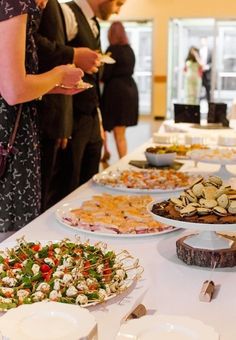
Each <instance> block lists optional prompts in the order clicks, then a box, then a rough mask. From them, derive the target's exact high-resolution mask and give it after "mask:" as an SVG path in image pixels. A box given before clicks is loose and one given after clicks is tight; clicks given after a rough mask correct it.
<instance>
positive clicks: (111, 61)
mask: <svg viewBox="0 0 236 340" xmlns="http://www.w3.org/2000/svg"><path fill="white" fill-rule="evenodd" d="M99 59H100V62H101V63H104V64H115V63H116V61H115V59H113V58H112V57H110V55H109V54H102V55H101V56H100V58H99Z"/></svg>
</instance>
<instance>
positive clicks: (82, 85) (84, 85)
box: [56, 80, 93, 90]
mask: <svg viewBox="0 0 236 340" xmlns="http://www.w3.org/2000/svg"><path fill="white" fill-rule="evenodd" d="M56 86H58V87H61V88H62V89H67V90H71V89H84V90H87V89H90V88H91V87H93V85H92V84H90V83H86V82H84V81H83V80H81V81H79V82H78V83H77V84H76V86H66V85H63V84H61V85H56Z"/></svg>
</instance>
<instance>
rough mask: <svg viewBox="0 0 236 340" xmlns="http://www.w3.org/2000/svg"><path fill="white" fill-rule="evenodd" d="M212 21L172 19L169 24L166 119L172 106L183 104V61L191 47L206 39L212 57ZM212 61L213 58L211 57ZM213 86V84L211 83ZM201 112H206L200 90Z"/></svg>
mask: <svg viewBox="0 0 236 340" xmlns="http://www.w3.org/2000/svg"><path fill="white" fill-rule="evenodd" d="M214 32H215V20H214V19H172V20H171V21H170V23H169V46H168V81H167V117H168V118H171V117H172V116H173V104H174V103H184V101H185V91H184V77H185V72H184V68H185V60H186V57H187V54H188V51H189V48H190V47H191V46H195V47H197V48H200V46H201V39H202V38H203V37H207V42H208V47H209V49H210V50H211V51H212V54H213V55H214V46H215V41H214V39H215V33H214ZM213 59H214V57H213ZM211 85H212V86H213V83H211ZM200 105H201V112H202V113H203V116H204V115H206V112H207V111H208V104H207V101H206V93H205V92H204V88H202V89H201V96H200Z"/></svg>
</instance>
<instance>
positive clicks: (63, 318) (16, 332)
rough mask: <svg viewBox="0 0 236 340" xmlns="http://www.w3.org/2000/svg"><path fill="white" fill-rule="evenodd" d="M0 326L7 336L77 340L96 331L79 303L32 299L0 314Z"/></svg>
mask: <svg viewBox="0 0 236 340" xmlns="http://www.w3.org/2000/svg"><path fill="white" fill-rule="evenodd" d="M13 325H14V326H13ZM0 329H1V334H2V335H3V336H4V339H5V337H6V339H11V340H45V339H47V340H68V339H70V340H79V339H85V338H86V339H87V337H88V338H90V336H92V333H96V321H95V318H94V316H93V315H92V314H91V313H90V312H89V311H88V310H87V309H85V308H82V307H79V306H75V305H69V304H65V303H58V302H36V303H34V304H32V305H21V306H19V307H17V308H14V309H11V310H9V311H8V312H7V313H6V314H5V315H3V316H2V317H1V318H0Z"/></svg>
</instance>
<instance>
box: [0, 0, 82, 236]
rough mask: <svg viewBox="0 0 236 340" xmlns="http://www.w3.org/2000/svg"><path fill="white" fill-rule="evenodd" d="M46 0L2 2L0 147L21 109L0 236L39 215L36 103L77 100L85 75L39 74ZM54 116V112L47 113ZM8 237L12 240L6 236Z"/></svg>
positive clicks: (1, 205) (2, 195)
mask: <svg viewBox="0 0 236 340" xmlns="http://www.w3.org/2000/svg"><path fill="white" fill-rule="evenodd" d="M46 3H47V1H45V0H25V1H21V0H18V1H17V0H0V37H1V39H0V74H1V77H0V143H1V146H2V147H4V148H5V147H6V146H7V143H8V140H9V136H10V133H11V131H12V128H13V126H14V123H15V118H16V114H17V112H18V110H19V103H23V108H22V114H21V118H20V124H19V127H18V131H17V135H16V140H15V143H14V147H15V149H16V152H15V153H14V154H11V156H10V157H9V158H8V168H7V170H6V173H5V174H4V176H3V178H0V232H2V233H3V232H5V233H6V232H9V231H16V230H18V229H20V228H22V227H23V226H25V225H26V224H27V223H28V222H30V221H31V220H32V219H34V218H35V217H36V216H38V215H39V213H40V191H41V190H40V155H39V135H38V125H37V111H36V105H35V102H34V99H36V98H39V97H40V96H41V95H43V94H45V93H63V94H74V93H78V92H79V91H78V90H74V89H73V90H71V89H69V90H64V89H62V88H61V87H60V86H58V85H57V84H63V85H66V86H68V87H73V86H74V85H75V84H76V83H77V82H78V81H80V80H81V77H82V76H83V72H82V71H81V70H80V69H76V68H75V67H71V65H61V66H57V67H55V68H54V69H52V70H51V71H49V72H46V73H43V74H40V75H35V74H36V73H37V53H36V47H35V43H34V38H33V33H34V32H35V30H36V29H37V25H38V23H39V19H40V14H41V11H42V8H43V7H44V6H45V5H46ZM49 114H50V112H49ZM6 235H8V234H6Z"/></svg>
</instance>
